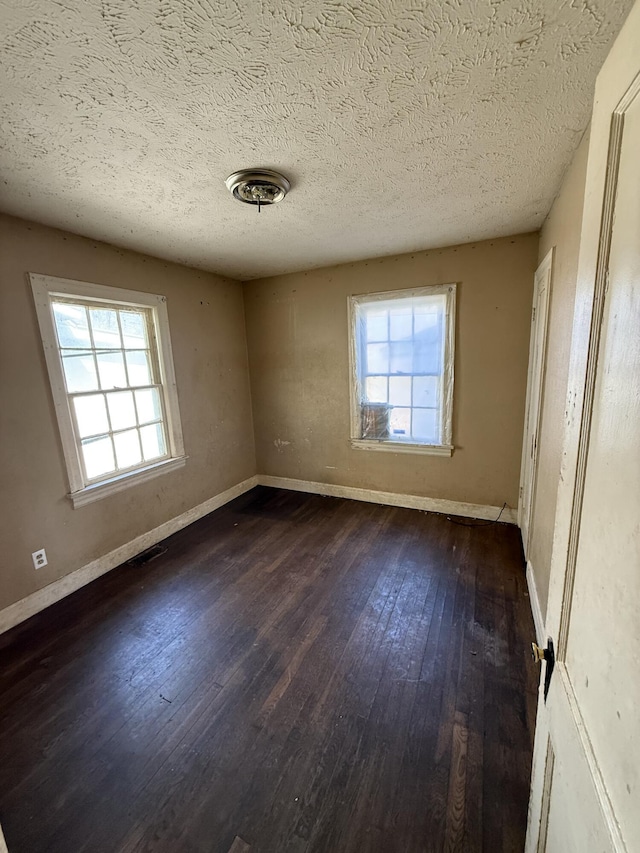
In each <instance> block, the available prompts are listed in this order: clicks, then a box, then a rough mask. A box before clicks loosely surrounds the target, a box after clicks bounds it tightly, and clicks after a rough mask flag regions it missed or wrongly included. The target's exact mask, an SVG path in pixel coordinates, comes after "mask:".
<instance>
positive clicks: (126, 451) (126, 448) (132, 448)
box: [113, 429, 142, 468]
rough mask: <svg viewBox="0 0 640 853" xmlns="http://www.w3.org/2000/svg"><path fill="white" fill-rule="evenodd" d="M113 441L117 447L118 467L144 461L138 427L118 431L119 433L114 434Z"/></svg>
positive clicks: (128, 466)
mask: <svg viewBox="0 0 640 853" xmlns="http://www.w3.org/2000/svg"><path fill="white" fill-rule="evenodd" d="M113 443H114V445H115V448H116V459H117V460H118V468H130V467H131V466H132V465H137V464H138V463H139V462H142V452H141V450H140V440H139V438H138V430H137V429H130V430H127V432H119V433H117V435H114V436H113Z"/></svg>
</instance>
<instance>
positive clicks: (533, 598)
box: [527, 560, 547, 647]
mask: <svg viewBox="0 0 640 853" xmlns="http://www.w3.org/2000/svg"><path fill="white" fill-rule="evenodd" d="M527 587H528V588H529V601H530V602H531V613H532V614H533V624H534V625H535V628H536V642H537V643H538V645H539V646H542V647H544V646H546V645H547V638H546V637H545V630H544V619H543V618H542V608H541V607H540V597H539V595H538V587H537V586H536V579H535V575H534V574H533V566H532V565H531V563H530V562H529V560H527Z"/></svg>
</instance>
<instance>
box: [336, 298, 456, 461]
mask: <svg viewBox="0 0 640 853" xmlns="http://www.w3.org/2000/svg"><path fill="white" fill-rule="evenodd" d="M455 295H456V286H455V284H446V285H436V286H433V287H421V288H417V289H414V290H400V291H392V292H389V293H376V294H367V295H366V296H353V297H351V357H352V377H353V379H352V382H353V384H352V405H351V428H352V431H351V438H352V444H353V445H354V446H355V447H364V448H367V449H375V450H395V451H405V452H423V453H437V454H443V455H450V454H451V451H452V446H451V441H452V439H451V413H452V400H453V357H454V330H455Z"/></svg>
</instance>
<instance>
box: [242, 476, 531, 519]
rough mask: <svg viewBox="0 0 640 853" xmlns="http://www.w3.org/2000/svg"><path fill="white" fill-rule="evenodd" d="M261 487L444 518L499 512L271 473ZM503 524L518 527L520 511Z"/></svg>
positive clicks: (504, 515)
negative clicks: (360, 502) (437, 513)
mask: <svg viewBox="0 0 640 853" xmlns="http://www.w3.org/2000/svg"><path fill="white" fill-rule="evenodd" d="M258 484H259V485H260V486H272V487H273V488H276V489H290V490H291V491H294V492H310V493H311V494H314V495H328V496H330V497H333V498H349V499H350V500H354V501H367V502H368V503H374V504H384V505H386V506H402V507H406V508H407V509H421V510H425V511H426V512H440V513H444V514H445V515H461V516H464V517H466V518H482V519H485V520H488V521H493V520H494V519H496V518H497V517H498V515H499V513H500V509H501V508H500V507H499V506H485V505H482V504H469V503H460V502H458V501H447V500H443V499H441V498H425V497H421V496H419V495H400V494H396V493H395V492H376V491H371V490H370V489H358V488H355V487H353V486H338V485H335V484H333V483H314V482H312V481H310V480H293V479H290V478H289V477H272V476H271V475H269V474H258ZM500 521H506V522H508V523H509V524H515V523H516V521H517V510H515V509H512V508H511V507H505V509H504V512H503V513H502V515H501V516H500Z"/></svg>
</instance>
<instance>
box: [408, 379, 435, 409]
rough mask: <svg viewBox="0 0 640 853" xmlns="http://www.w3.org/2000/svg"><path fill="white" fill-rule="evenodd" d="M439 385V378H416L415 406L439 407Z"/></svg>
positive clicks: (414, 389)
mask: <svg viewBox="0 0 640 853" xmlns="http://www.w3.org/2000/svg"><path fill="white" fill-rule="evenodd" d="M439 385H440V379H439V377H437V376H416V377H415V378H414V380H413V405H414V406H428V407H430V408H431V407H437V405H438V402H439V400H438V387H439Z"/></svg>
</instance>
